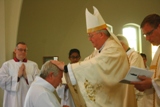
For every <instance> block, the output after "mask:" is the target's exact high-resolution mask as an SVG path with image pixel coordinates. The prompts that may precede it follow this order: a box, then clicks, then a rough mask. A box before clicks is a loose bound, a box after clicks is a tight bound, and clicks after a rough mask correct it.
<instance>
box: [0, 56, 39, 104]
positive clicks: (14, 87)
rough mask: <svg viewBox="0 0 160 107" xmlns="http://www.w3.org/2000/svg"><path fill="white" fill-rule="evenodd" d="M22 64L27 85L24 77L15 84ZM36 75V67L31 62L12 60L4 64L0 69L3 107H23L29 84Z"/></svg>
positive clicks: (37, 72)
mask: <svg viewBox="0 0 160 107" xmlns="http://www.w3.org/2000/svg"><path fill="white" fill-rule="evenodd" d="M22 63H24V64H25V69H26V74H27V80H28V84H27V82H26V80H25V79H24V77H21V78H20V80H19V82H17V79H18V71H19V67H20V66H21V65H22ZM38 74H39V69H38V66H37V64H36V63H35V62H33V61H30V60H27V62H15V61H14V60H13V59H12V60H9V61H7V62H5V63H4V64H3V65H2V67H1V69H0V87H1V88H2V89H3V90H4V98H3V107H23V105H24V100H25V96H26V93H27V91H28V89H29V87H30V84H31V83H32V82H33V80H34V78H35V76H36V75H38Z"/></svg>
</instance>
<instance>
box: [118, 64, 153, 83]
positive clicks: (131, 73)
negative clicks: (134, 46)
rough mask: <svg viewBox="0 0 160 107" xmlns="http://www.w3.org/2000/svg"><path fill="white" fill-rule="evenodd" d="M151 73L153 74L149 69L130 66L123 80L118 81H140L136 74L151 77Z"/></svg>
mask: <svg viewBox="0 0 160 107" xmlns="http://www.w3.org/2000/svg"><path fill="white" fill-rule="evenodd" d="M152 75H153V72H152V71H150V70H146V69H142V68H138V67H134V66H131V67H130V70H129V71H128V73H127V75H126V76H125V78H124V79H123V80H121V81H120V83H127V84H129V83H130V82H131V81H140V79H138V76H146V77H152Z"/></svg>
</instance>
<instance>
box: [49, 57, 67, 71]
mask: <svg viewBox="0 0 160 107" xmlns="http://www.w3.org/2000/svg"><path fill="white" fill-rule="evenodd" d="M51 63H53V64H55V65H56V66H57V67H58V68H59V69H60V70H62V71H63V70H64V65H65V64H64V62H60V61H56V60H51Z"/></svg>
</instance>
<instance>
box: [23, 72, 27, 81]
mask: <svg viewBox="0 0 160 107" xmlns="http://www.w3.org/2000/svg"><path fill="white" fill-rule="evenodd" d="M23 77H24V78H25V79H27V74H26V70H24V72H23Z"/></svg>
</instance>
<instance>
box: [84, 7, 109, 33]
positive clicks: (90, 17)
mask: <svg viewBox="0 0 160 107" xmlns="http://www.w3.org/2000/svg"><path fill="white" fill-rule="evenodd" d="M93 9H94V14H91V13H90V12H89V11H88V9H86V24H87V33H91V32H94V31H97V30H102V29H106V28H107V25H106V23H105V21H104V20H103V18H102V16H101V14H100V13H99V11H98V10H97V8H96V7H94V6H93Z"/></svg>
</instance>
